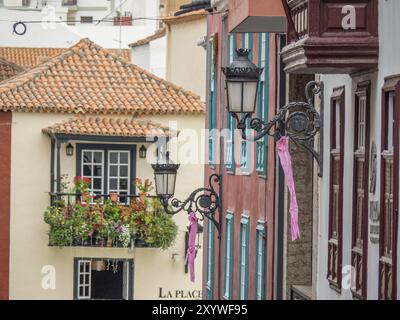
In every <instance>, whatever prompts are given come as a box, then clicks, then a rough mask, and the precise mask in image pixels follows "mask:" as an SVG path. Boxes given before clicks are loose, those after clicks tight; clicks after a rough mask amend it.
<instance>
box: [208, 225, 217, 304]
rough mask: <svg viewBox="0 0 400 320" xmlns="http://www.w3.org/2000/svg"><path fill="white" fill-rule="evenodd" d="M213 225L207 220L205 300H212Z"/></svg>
mask: <svg viewBox="0 0 400 320" xmlns="http://www.w3.org/2000/svg"><path fill="white" fill-rule="evenodd" d="M214 232H215V230H214V224H213V223H212V222H211V221H210V220H207V242H206V243H207V272H206V274H207V279H206V299H207V300H213V299H214Z"/></svg>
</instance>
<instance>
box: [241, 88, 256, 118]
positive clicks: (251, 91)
mask: <svg viewBox="0 0 400 320" xmlns="http://www.w3.org/2000/svg"><path fill="white" fill-rule="evenodd" d="M257 86H258V83H257V82H244V88H243V112H245V113H253V112H254V111H255V105H256V103H255V102H256V97H257Z"/></svg>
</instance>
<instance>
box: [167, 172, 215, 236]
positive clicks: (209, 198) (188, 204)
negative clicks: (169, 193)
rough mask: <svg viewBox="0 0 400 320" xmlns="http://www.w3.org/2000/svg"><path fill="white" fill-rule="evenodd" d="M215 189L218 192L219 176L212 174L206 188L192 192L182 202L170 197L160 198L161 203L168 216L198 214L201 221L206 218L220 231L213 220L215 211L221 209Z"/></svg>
mask: <svg viewBox="0 0 400 320" xmlns="http://www.w3.org/2000/svg"><path fill="white" fill-rule="evenodd" d="M217 187H218V189H219V190H220V188H221V176H220V175H218V174H212V175H211V176H210V178H209V187H208V188H198V189H196V190H194V191H193V192H192V193H191V194H190V196H189V197H188V198H187V199H186V200H184V201H181V200H179V199H177V198H172V197H161V202H162V204H163V206H164V208H165V211H166V212H167V213H168V214H171V215H175V214H177V213H179V212H180V211H182V210H184V211H186V212H187V213H190V212H196V213H200V215H201V218H200V220H201V221H203V220H204V218H205V217H206V218H207V219H209V220H210V221H211V222H212V223H213V224H214V225H215V226H216V227H217V229H218V230H220V223H219V221H218V220H217V219H216V218H215V213H216V211H217V210H218V209H219V208H220V207H221V199H220V196H219V194H218V192H217V190H216V188H217Z"/></svg>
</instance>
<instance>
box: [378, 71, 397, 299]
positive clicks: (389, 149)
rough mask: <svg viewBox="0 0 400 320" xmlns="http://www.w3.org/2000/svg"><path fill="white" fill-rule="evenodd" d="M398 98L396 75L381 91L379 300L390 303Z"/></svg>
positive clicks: (394, 253) (394, 267) (394, 276)
mask: <svg viewBox="0 0 400 320" xmlns="http://www.w3.org/2000/svg"><path fill="white" fill-rule="evenodd" d="M399 97H400V76H395V77H389V78H386V79H385V85H384V87H383V90H382V126H381V130H382V133H381V137H382V141H381V143H382V153H381V210H380V211H381V217H380V231H379V299H392V300H395V299H397V223H398V222H397V221H398V204H399V200H398V194H399V177H398V174H399V112H400V110H399V109H400V108H399V107H400V104H399V102H400V99H399Z"/></svg>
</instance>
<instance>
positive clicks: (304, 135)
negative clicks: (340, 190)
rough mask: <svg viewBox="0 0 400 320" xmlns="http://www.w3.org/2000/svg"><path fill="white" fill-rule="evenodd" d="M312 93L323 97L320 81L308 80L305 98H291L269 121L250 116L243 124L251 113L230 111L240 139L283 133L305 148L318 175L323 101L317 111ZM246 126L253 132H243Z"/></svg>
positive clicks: (320, 168)
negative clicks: (300, 100)
mask: <svg viewBox="0 0 400 320" xmlns="http://www.w3.org/2000/svg"><path fill="white" fill-rule="evenodd" d="M316 95H320V96H321V97H323V83H322V82H317V81H310V82H309V83H307V85H306V87H305V96H306V99H307V102H291V103H289V104H287V105H285V106H283V107H281V108H280V109H279V112H278V114H277V115H276V116H275V117H274V118H273V119H271V120H270V121H264V120H261V119H259V118H252V119H251V120H250V127H249V128H248V126H247V125H246V124H247V120H248V119H249V118H250V117H251V114H250V113H247V114H245V115H244V116H243V117H242V118H241V119H239V117H238V116H237V114H233V116H234V117H235V118H236V120H237V123H238V125H237V128H238V129H239V130H241V133H242V138H243V139H244V140H248V141H257V140H260V139H261V138H263V137H264V136H266V135H269V136H272V137H274V139H275V140H279V139H280V138H281V137H282V136H287V137H289V139H290V140H292V141H293V142H294V143H296V144H297V145H300V146H302V147H303V148H305V149H306V150H308V151H309V152H310V153H311V154H312V156H313V158H314V159H315V160H316V161H317V163H318V165H319V173H318V175H319V176H320V177H322V169H323V168H322V162H323V153H322V152H323V149H322V147H323V135H322V128H323V101H322V99H321V111H320V113H319V112H318V111H317V110H316V109H315V106H314V97H315V96H316ZM248 129H252V130H254V131H255V132H256V134H255V135H254V136H248V135H247V133H246V131H247V130H248ZM320 131H321V134H320V144H319V147H318V149H319V150H315V148H314V138H315V136H316V134H317V133H318V132H320Z"/></svg>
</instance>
